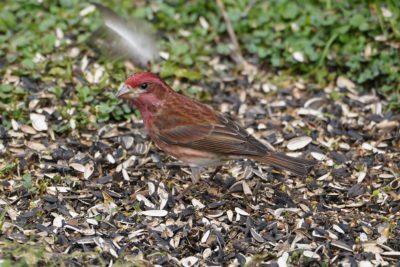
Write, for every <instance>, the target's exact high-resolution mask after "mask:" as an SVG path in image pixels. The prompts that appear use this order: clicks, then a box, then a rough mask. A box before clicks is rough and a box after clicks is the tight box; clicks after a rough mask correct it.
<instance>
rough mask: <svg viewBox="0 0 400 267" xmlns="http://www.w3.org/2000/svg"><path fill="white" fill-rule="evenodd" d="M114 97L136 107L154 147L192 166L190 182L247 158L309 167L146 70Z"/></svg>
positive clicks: (300, 170) (296, 169)
mask: <svg viewBox="0 0 400 267" xmlns="http://www.w3.org/2000/svg"><path fill="white" fill-rule="evenodd" d="M116 95H117V97H119V98H123V99H127V100H129V101H130V102H131V103H132V104H133V105H135V106H136V107H137V108H138V109H139V110H140V112H141V114H142V117H143V122H144V126H145V128H146V129H147V131H148V134H149V136H150V138H151V139H152V140H153V141H154V143H156V145H157V146H159V147H160V148H161V149H162V150H164V151H165V152H166V153H167V154H169V155H172V156H174V157H175V158H177V159H179V160H181V161H183V162H185V163H186V164H188V165H189V166H190V167H191V169H192V181H193V183H196V182H198V181H199V178H200V169H201V167H209V166H220V165H221V164H222V163H223V162H225V161H228V160H232V159H240V158H250V159H254V160H257V161H260V162H263V163H266V164H269V165H271V166H274V167H278V168H281V169H285V170H289V171H291V172H293V173H295V174H298V175H306V174H307V173H308V170H309V168H310V167H312V166H313V165H314V163H313V162H312V161H309V160H305V159H300V158H294V157H289V156H286V155H285V154H282V153H276V152H272V151H271V150H270V149H268V148H267V147H266V146H265V145H264V144H262V143H261V142H259V141H258V140H257V139H255V138H254V137H253V136H251V135H250V134H248V133H247V132H246V130H244V129H243V128H242V127H240V126H239V125H238V124H236V123H235V122H234V121H232V120H230V119H228V118H226V117H225V116H224V115H222V114H220V113H217V112H215V111H214V110H212V109H211V108H209V107H208V106H206V105H204V104H201V103H200V102H197V101H195V100H193V99H190V98H188V97H186V96H184V95H181V94H178V93H176V92H175V91H174V90H172V89H171V88H170V87H169V86H168V85H167V84H166V83H165V82H164V81H163V80H161V79H160V78H159V77H158V76H157V75H156V74H153V73H151V72H141V73H137V74H134V75H132V76H130V77H129V78H128V79H127V80H126V81H125V83H124V85H123V86H121V88H120V89H119V91H118V93H117V94H116Z"/></svg>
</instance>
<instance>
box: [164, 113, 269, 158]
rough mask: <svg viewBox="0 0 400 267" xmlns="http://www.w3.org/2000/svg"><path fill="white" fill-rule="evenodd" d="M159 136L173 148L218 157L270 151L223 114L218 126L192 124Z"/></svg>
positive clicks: (168, 130) (166, 130)
mask: <svg viewBox="0 0 400 267" xmlns="http://www.w3.org/2000/svg"><path fill="white" fill-rule="evenodd" d="M157 137H158V138H159V139H161V140H162V141H163V142H165V143H167V144H170V145H178V146H183V147H188V148H192V149H196V150H203V151H208V152H213V153H217V154H227V155H252V156H260V155H265V154H266V153H268V152H269V150H268V149H267V148H266V147H265V146H264V145H263V144H262V143H260V142H259V141H258V140H257V139H255V138H254V137H253V136H251V135H250V134H248V133H247V132H246V130H244V129H243V128H242V127H240V126H239V125H237V124H236V123H235V122H233V121H232V120H230V119H227V118H225V117H224V116H222V115H218V122H217V123H216V124H195V125H193V124H192V125H181V126H175V127H173V128H169V129H168V128H167V129H160V130H159V134H158V136H157Z"/></svg>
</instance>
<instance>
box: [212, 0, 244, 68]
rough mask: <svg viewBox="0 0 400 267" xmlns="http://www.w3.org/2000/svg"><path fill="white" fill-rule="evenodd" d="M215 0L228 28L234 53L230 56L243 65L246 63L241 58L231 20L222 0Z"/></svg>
mask: <svg viewBox="0 0 400 267" xmlns="http://www.w3.org/2000/svg"><path fill="white" fill-rule="evenodd" d="M216 1H217V5H218V7H219V9H220V11H221V13H222V17H223V18H224V21H225V25H226V29H227V30H228V34H229V38H230V39H231V42H232V44H233V48H234V51H233V52H234V54H235V55H234V57H232V58H233V60H235V61H236V63H238V64H240V65H245V64H246V63H245V60H244V58H243V55H242V52H241V51H240V46H239V42H238V40H237V38H236V34H235V31H234V30H233V27H232V23H231V20H230V19H229V16H228V13H227V12H226V9H225V5H224V2H223V1H222V0H216Z"/></svg>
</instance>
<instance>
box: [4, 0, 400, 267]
mask: <svg viewBox="0 0 400 267" xmlns="http://www.w3.org/2000/svg"><path fill="white" fill-rule="evenodd" d="M43 2H44V3H43ZM43 2H40V1H28V2H27V3H25V4H24V5H23V4H21V3H18V2H14V1H6V2H5V3H2V4H0V6H1V7H2V10H1V11H0V12H1V16H0V17H1V19H0V22H1V23H0V32H2V33H4V38H3V37H1V38H0V47H1V54H0V63H1V64H0V73H1V76H2V78H1V79H2V84H1V85H0V98H1V99H2V102H1V103H0V110H1V115H0V123H1V124H0V179H1V183H0V228H1V236H0V258H1V259H0V264H1V266H11V265H17V266H59V265H61V266H99V265H100V266H110V265H111V264H112V265H114V266H132V265H134V266H151V265H156V264H158V265H163V266H164V265H165V266H205V265H224V266H225V265H231V266H239V265H247V266H259V265H260V266H264V265H265V266H356V265H358V266H378V265H380V266H398V262H399V260H400V160H399V158H400V131H399V127H400V126H399V121H400V113H399V109H398V108H399V104H398V103H399V102H398V99H399V98H398V93H399V91H398V89H397V88H399V78H398V74H396V73H397V71H398V65H396V64H395V62H399V61H398V60H399V58H398V53H396V52H395V51H396V49H398V45H399V39H398V33H399V32H398V30H399V29H398V25H397V24H396V18H398V14H396V12H395V11H396V8H395V7H396V4H395V3H393V2H391V1H388V2H387V3H386V2H385V3H382V4H379V5H378V4H371V5H369V6H368V5H364V4H363V3H358V4H354V6H353V7H346V6H341V5H345V4H343V3H336V2H332V3H331V1H326V2H325V3H324V4H317V3H314V2H312V1H309V2H306V3H307V4H306V5H305V7H304V9H302V8H301V7H299V6H298V5H297V4H293V3H291V1H287V2H286V1H281V3H280V4H279V3H276V2H275V1H271V3H270V4H267V3H264V2H262V1H261V2H262V3H260V2H258V1H248V2H247V1H238V2H237V4H235V2H232V1H225V6H223V7H221V6H219V5H217V4H198V3H197V4H196V3H190V4H188V5H185V4H183V3H181V2H180V1H166V2H163V1H155V2H152V3H151V4H148V3H146V2H145V1H138V3H135V5H136V6H135V9H134V10H135V11H134V12H130V10H132V3H131V1H122V2H121V3H120V5H118V6H115V5H112V3H111V1H106V2H104V4H106V5H108V6H110V7H113V8H114V9H115V10H116V11H118V13H120V14H123V15H124V16H126V17H128V16H136V17H138V18H142V19H146V20H148V21H150V22H152V23H153V26H154V27H155V28H156V31H157V34H158V36H160V37H159V38H161V39H162V40H161V41H160V43H161V46H162V50H163V52H164V53H165V54H167V55H168V57H169V59H168V61H165V62H164V61H161V62H156V63H155V64H154V65H153V66H152V67H151V68H152V70H153V71H156V72H160V74H161V76H162V77H164V78H165V79H166V81H167V82H168V83H169V84H170V85H171V86H172V87H173V88H174V89H175V90H177V91H179V92H180V93H183V94H186V95H189V96H191V97H193V98H196V99H199V100H201V101H202V102H204V103H206V104H208V105H210V106H212V107H213V108H214V109H215V110H218V111H220V112H222V113H224V114H226V115H227V116H230V117H231V118H233V119H234V120H236V121H238V122H239V123H240V124H241V125H242V126H244V127H245V128H246V130H247V131H249V132H250V133H252V134H253V135H254V136H255V137H257V138H258V139H259V140H261V141H262V142H269V143H270V144H272V145H273V146H274V147H275V149H276V150H278V151H282V152H285V153H288V154H290V155H293V156H301V157H306V158H309V159H314V160H316V161H317V162H318V164H317V165H316V167H315V168H314V169H313V170H312V171H311V172H310V173H309V174H308V175H307V176H306V177H299V176H295V175H292V174H290V173H288V172H282V171H280V170H277V169H273V168H271V167H269V166H267V165H263V164H260V163H257V162H253V161H249V160H246V159H243V160H238V161H233V162H229V163H227V164H226V165H224V168H223V169H222V171H221V172H220V173H218V174H217V175H216V177H214V179H209V176H210V174H211V173H212V172H213V169H208V170H204V172H203V174H202V180H201V183H200V184H199V185H196V186H193V188H192V189H191V190H189V191H188V192H186V194H185V195H184V196H183V197H182V198H180V199H177V196H178V195H179V194H180V192H182V191H183V190H184V189H185V188H186V187H188V186H191V184H190V181H191V179H190V172H189V168H188V167H187V166H184V165H182V164H181V163H180V162H179V161H177V160H176V159H174V158H172V157H169V156H167V155H165V154H164V153H163V152H162V151H160V150H159V149H158V148H157V147H156V146H155V145H154V144H152V143H151V141H150V140H149V139H148V137H147V135H146V132H145V131H144V129H143V123H142V120H141V118H140V115H139V113H138V112H137V110H136V109H135V108H134V107H131V106H129V105H128V104H127V103H123V102H121V101H120V100H117V99H116V98H115V97H114V93H115V92H116V91H117V88H118V86H119V84H120V83H121V82H122V81H123V80H124V79H126V77H127V76H128V75H129V74H130V73H132V72H135V71H138V70H140V68H138V67H137V66H135V65H134V64H132V63H131V62H129V61H126V60H124V59H121V58H119V59H116V60H113V61H110V60H109V58H108V57H106V56H103V55H102V52H101V50H99V49H97V47H95V46H94V45H93V44H92V43H91V42H90V39H91V34H92V33H93V32H95V30H96V29H97V28H98V26H99V25H100V22H101V20H100V18H99V14H98V13H97V12H96V11H94V10H93V9H91V8H90V7H89V8H88V5H87V4H85V3H78V1H66V0H64V1H59V2H57V1H52V2H46V1H43ZM217 2H221V1H217ZM278 2H279V1H278ZM377 3H378V2H377ZM257 10H262V11H263V12H264V11H265V12H267V11H268V12H269V13H266V14H269V15H270V16H271V19H264V18H263V16H261V15H260V14H257ZM316 10H321V12H320V13H318V12H315V11H316ZM224 12H227V14H228V15H227V17H228V19H230V20H231V21H230V22H231V23H232V25H233V28H234V30H235V32H236V35H237V36H236V37H237V39H238V40H239V45H240V48H239V49H240V50H239V52H238V51H237V50H235V48H234V47H233V48H232V47H231V45H230V44H231V42H232V36H229V34H227V32H226V27H227V26H226V25H227V21H226V20H224V16H223V14H222V13H224ZM313 12H314V13H313ZM346 12H347V13H346ZM352 12H353V13H352ZM275 13H276V14H277V15H276V16H275ZM311 13H313V14H318V15H315V16H314V15H313V16H311V17H309V18H310V20H307V18H308V17H307V16H308V15H309V14H311ZM365 14H370V15H371V16H370V17H367V16H366V15H365ZM257 15H259V16H257ZM342 15H343V16H344V17H341V16H342ZM321 17H322V18H321ZM354 17H356V19H354ZM217 18H218V19H217ZM255 18H256V19H255ZM342 20H343V21H342ZM346 20H348V21H346ZM307 21H308V22H307ZM310 21H311V22H312V23H311V22H310ZM258 23H259V24H258ZM302 23H304V24H302ZM307 23H311V24H310V25H312V27H311V26H310V25H309V24H307ZM346 23H348V24H349V25H351V26H349V28H348V29H342V32H341V34H340V35H335V34H336V33H335V32H333V33H332V32H330V27H332V28H334V27H336V28H340V27H339V26H343V25H344V24H346ZM261 24H262V25H264V24H266V25H268V27H267V26H266V28H267V29H268V31H271V32H273V35H272V36H271V35H269V33H266V32H267V31H266V32H263V31H261V30H260V29H261V28H262V27H261V26H260V25H261ZM338 24H341V25H339V26H338ZM365 24H366V25H365ZM296 25H297V26H296ZM314 28H317V29H320V30H319V31H314V34H315V35H314V34H312V32H313V30H312V29H314ZM176 29H179V30H176ZM367 30H368V31H367ZM310 32H311V33H310ZM317 33H318V34H325V35H321V36H316V35H317ZM271 34H272V33H271ZM293 36H295V37H296V38H297V39H293V40H289V39H290V38H292V37H293ZM349 36H352V37H354V39H355V40H353V39H348V38H349ZM382 36H383V37H382ZM378 37H379V38H378ZM8 38H9V39H8ZM346 38H347V39H346ZM384 38H386V39H384ZM270 39H271V40H272V41H273V42H271V43H268V44H266V43H263V42H264V41H263V40H270ZM304 40H310V42H309V43H304ZM289 41H290V42H292V43H293V42H295V41H296V42H298V43H296V44H293V47H290V45H288V43H287V42H289ZM322 41H324V42H322ZM329 42H331V43H330V44H329V45H326V44H327V43H329ZM299 43H300V44H299ZM349 43H350V44H351V45H348V44H349ZM264 46H265V47H264ZM396 47H397V48H396ZM231 49H233V50H231ZM310 49H311V50H310ZM346 49H347V50H346ZM357 49H358V50H357ZM234 50H235V52H234V53H233V52H232V53H230V51H234ZM271 51H272V52H271ZM238 53H239V54H238ZM341 53H342V54H341ZM165 54H164V56H165ZM231 54H233V56H231ZM240 54H241V55H240ZM238 55H239V56H238ZM344 59H346V60H347V61H346V62H347V63H348V64H347V63H346V64H347V65H345V64H344V63H343V62H344V61H343V60H344ZM350 63H351V64H350ZM316 71H317V72H318V74H316Z"/></svg>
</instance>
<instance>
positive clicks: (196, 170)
mask: <svg viewBox="0 0 400 267" xmlns="http://www.w3.org/2000/svg"><path fill="white" fill-rule="evenodd" d="M190 170H191V171H192V185H195V184H197V183H198V182H199V181H200V174H201V168H200V167H190Z"/></svg>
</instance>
